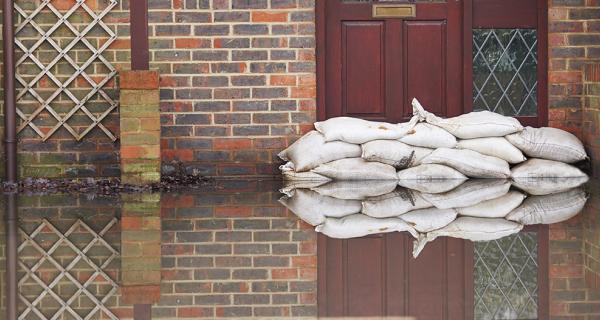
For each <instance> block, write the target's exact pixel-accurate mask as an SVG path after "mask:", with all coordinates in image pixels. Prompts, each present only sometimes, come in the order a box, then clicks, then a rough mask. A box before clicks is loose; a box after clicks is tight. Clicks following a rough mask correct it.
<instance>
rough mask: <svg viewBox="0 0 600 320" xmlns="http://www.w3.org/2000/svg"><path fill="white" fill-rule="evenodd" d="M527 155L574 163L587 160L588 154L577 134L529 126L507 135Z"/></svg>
mask: <svg viewBox="0 0 600 320" xmlns="http://www.w3.org/2000/svg"><path fill="white" fill-rule="evenodd" d="M506 139H508V141H510V143H512V144H513V145H514V146H515V147H517V148H519V149H520V150H521V151H523V152H524V153H525V154H526V155H528V156H530V157H534V158H542V159H548V160H555V161H560V162H566V163H574V162H577V161H581V160H585V159H586V158H587V154H586V153H585V149H584V147H583V144H582V143H581V141H579V139H577V137H576V136H574V135H573V134H571V133H569V132H566V131H564V130H560V129H557V128H532V127H527V128H525V130H523V131H522V132H519V133H515V134H511V135H509V136H507V137H506Z"/></svg>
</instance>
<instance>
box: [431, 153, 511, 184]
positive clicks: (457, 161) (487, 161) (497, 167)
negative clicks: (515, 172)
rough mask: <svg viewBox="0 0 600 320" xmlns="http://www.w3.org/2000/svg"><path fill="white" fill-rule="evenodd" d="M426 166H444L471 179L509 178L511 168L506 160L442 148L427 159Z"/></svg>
mask: <svg viewBox="0 0 600 320" xmlns="http://www.w3.org/2000/svg"><path fill="white" fill-rule="evenodd" d="M422 162H423V163H424V164H428V163H430V164H443V165H446V166H449V167H452V168H454V169H456V170H458V171H460V172H461V173H462V174H464V175H466V176H467V177H471V178H508V177H510V167H509V165H508V162H506V161H505V160H502V159H499V158H496V157H490V156H486V155H483V154H481V153H479V152H476V151H473V150H458V149H447V148H440V149H437V150H435V151H434V152H432V153H431V154H430V155H428V156H427V157H425V159H423V161H422Z"/></svg>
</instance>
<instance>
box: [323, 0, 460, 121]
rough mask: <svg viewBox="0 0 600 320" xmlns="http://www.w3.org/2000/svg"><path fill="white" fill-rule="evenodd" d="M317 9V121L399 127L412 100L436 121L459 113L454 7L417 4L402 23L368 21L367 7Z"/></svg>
mask: <svg viewBox="0 0 600 320" xmlns="http://www.w3.org/2000/svg"><path fill="white" fill-rule="evenodd" d="M319 2H320V4H319V5H320V6H325V8H324V9H325V10H324V17H322V19H325V22H324V23H323V24H324V25H325V28H324V29H325V31H324V33H323V34H324V35H325V42H324V48H323V46H321V49H322V50H324V51H325V61H324V66H321V68H324V69H322V71H324V72H321V73H324V74H325V79H324V80H325V87H326V89H325V90H324V91H325V93H324V97H323V96H322V97H321V99H323V98H325V103H321V104H320V109H319V117H320V118H321V119H324V118H330V117H335V116H353V117H360V118H366V119H371V120H384V121H389V122H400V121H402V120H403V119H406V118H408V117H410V116H411V115H412V107H411V104H410V102H411V100H412V99H413V98H414V97H416V98H418V99H419V100H420V101H421V102H422V103H423V105H424V106H427V108H428V110H429V111H432V112H435V113H437V114H439V115H447V116H452V115H458V114H461V113H462V112H463V101H462V92H463V89H462V82H463V77H462V75H463V73H462V48H463V46H462V37H461V34H462V32H461V27H462V24H461V12H462V5H461V2H460V1H448V2H447V3H446V2H438V3H417V4H415V8H416V17H405V18H374V17H373V15H374V14H373V3H372V2H368V1H362V2H357V1H345V0H326V1H319ZM379 4H382V5H384V4H385V3H384V2H379ZM322 13H323V12H321V14H322ZM321 21H322V20H321ZM322 63H323V62H322ZM322 80H323V79H320V81H322ZM323 106H325V107H323Z"/></svg>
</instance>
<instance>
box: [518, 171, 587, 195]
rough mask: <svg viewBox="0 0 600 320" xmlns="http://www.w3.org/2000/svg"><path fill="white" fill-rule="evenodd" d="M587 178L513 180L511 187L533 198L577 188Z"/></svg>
mask: <svg viewBox="0 0 600 320" xmlns="http://www.w3.org/2000/svg"><path fill="white" fill-rule="evenodd" d="M588 180H589V178H588V177H587V176H585V177H579V178H513V179H512V184H513V186H515V187H517V188H519V189H521V190H523V191H525V192H527V193H529V194H532V195H535V196H543V195H548V194H554V193H560V192H564V191H567V190H569V189H573V188H577V187H579V186H581V185H583V184H585V183H586V182H588Z"/></svg>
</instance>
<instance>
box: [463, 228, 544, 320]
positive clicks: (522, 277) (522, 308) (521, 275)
mask: <svg viewBox="0 0 600 320" xmlns="http://www.w3.org/2000/svg"><path fill="white" fill-rule="evenodd" d="M537 249H538V244H537V233H536V232H521V233H518V234H515V235H512V236H509V237H505V238H502V239H499V240H494V241H488V242H477V243H475V319H478V320H479V319H481V320H483V319H537V308H538V280H537V275H538V262H537V257H538V250H537Z"/></svg>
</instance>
